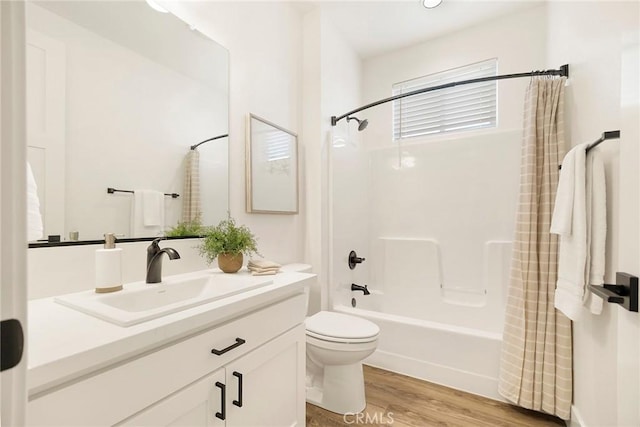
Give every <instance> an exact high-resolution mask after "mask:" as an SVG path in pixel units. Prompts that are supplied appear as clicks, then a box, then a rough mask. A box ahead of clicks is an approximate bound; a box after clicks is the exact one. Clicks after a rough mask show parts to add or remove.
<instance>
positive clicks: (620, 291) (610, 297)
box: [589, 272, 638, 313]
mask: <svg viewBox="0 0 640 427" xmlns="http://www.w3.org/2000/svg"><path fill="white" fill-rule="evenodd" d="M589 290H590V291H591V292H593V293H594V294H596V295H598V296H599V297H602V298H603V299H604V300H605V301H607V302H611V303H614V304H620V305H621V306H622V307H624V308H625V309H627V310H629V311H634V312H636V313H637V312H638V278H637V277H636V276H632V275H631V274H627V273H620V272H618V273H616V284H615V285H602V286H595V285H589Z"/></svg>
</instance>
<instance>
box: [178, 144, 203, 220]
mask: <svg viewBox="0 0 640 427" xmlns="http://www.w3.org/2000/svg"><path fill="white" fill-rule="evenodd" d="M184 163H185V165H184V191H183V197H182V221H184V222H192V221H194V220H200V216H201V212H202V209H201V207H200V153H199V152H198V150H191V151H189V153H187V155H186V157H185V159H184Z"/></svg>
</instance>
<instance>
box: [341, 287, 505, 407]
mask: <svg viewBox="0 0 640 427" xmlns="http://www.w3.org/2000/svg"><path fill="white" fill-rule="evenodd" d="M368 297H373V298H371V299H370V300H369V301H371V300H372V299H375V298H383V297H384V296H383V295H375V294H372V295H368V296H366V297H362V296H360V297H357V296H355V298H356V301H361V300H365V299H366V298H368ZM370 303H371V302H370ZM360 305H365V304H360ZM358 307H359V306H358V305H357V306H356V308H353V307H351V306H347V305H341V304H336V305H334V310H335V311H337V312H340V313H345V314H350V315H355V316H359V317H362V318H365V319H367V320H370V321H372V322H374V323H375V324H377V325H378V326H379V327H380V336H379V339H378V349H377V350H376V351H375V352H374V353H373V354H372V355H371V356H369V357H368V358H367V359H365V361H364V363H365V364H367V365H371V366H375V367H378V368H382V369H386V370H389V371H393V372H397V373H400V374H404V375H408V376H411V377H415V378H420V379H423V380H426V381H430V382H433V383H436V384H441V385H444V386H447V387H451V388H455V389H458V390H462V391H466V392H470V393H474V394H478V395H481V396H485V397H488V398H491V399H495V400H501V401H504V399H503V398H502V397H501V396H500V395H499V394H498V368H499V362H500V347H501V344H502V334H501V333H496V332H489V331H485V330H481V329H474V328H469V327H461V326H455V325H449V324H444V323H438V322H433V321H428V320H421V319H415V318H411V317H405V316H399V315H395V314H387V313H380V312H377V311H373V310H367V309H365V308H358Z"/></svg>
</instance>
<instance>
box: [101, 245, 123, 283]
mask: <svg viewBox="0 0 640 427" xmlns="http://www.w3.org/2000/svg"><path fill="white" fill-rule="evenodd" d="M121 265H122V248H115V249H98V250H97V251H96V291H97V292H100V290H101V289H112V288H116V287H121V286H122V268H121Z"/></svg>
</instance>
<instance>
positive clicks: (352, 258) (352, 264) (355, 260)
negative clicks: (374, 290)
mask: <svg viewBox="0 0 640 427" xmlns="http://www.w3.org/2000/svg"><path fill="white" fill-rule="evenodd" d="M364 260H365V259H364V258H360V257H359V256H358V255H357V254H356V251H351V252H349V261H348V264H349V268H350V269H351V270H353V269H354V268H356V264H361V263H362V262H363V261H364Z"/></svg>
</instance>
